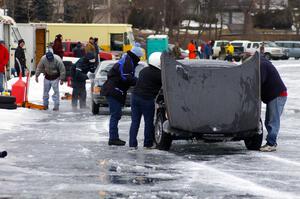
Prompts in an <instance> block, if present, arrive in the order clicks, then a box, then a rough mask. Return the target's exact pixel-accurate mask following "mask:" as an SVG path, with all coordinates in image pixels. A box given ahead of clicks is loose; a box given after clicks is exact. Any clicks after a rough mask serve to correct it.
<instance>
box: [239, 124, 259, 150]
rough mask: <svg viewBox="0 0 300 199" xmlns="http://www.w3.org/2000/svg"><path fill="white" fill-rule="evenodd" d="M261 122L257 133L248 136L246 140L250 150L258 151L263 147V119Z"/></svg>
mask: <svg viewBox="0 0 300 199" xmlns="http://www.w3.org/2000/svg"><path fill="white" fill-rule="evenodd" d="M259 124H260V125H259V130H258V132H257V134H255V135H253V136H252V137H248V138H246V139H245V140H244V142H245V145H246V148H247V149H248V150H255V151H258V150H259V149H260V147H261V144H262V141H263V125H262V121H261V120H260V122H259Z"/></svg>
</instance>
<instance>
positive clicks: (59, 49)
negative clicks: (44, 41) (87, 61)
mask: <svg viewBox="0 0 300 199" xmlns="http://www.w3.org/2000/svg"><path fill="white" fill-rule="evenodd" d="M52 48H53V53H54V54H56V55H58V56H59V57H60V58H61V59H62V58H63V56H64V50H63V45H62V35H61V34H58V35H56V37H55V40H54V44H53V46H52Z"/></svg>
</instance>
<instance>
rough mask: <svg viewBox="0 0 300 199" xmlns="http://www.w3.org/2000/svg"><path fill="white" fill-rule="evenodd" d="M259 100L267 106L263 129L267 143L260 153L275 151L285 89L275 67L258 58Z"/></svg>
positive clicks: (284, 99)
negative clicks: (266, 133)
mask: <svg viewBox="0 0 300 199" xmlns="http://www.w3.org/2000/svg"><path fill="white" fill-rule="evenodd" d="M260 73H261V100H262V101H263V102H264V103H265V104H266V105H267V107H266V116H265V127H266V129H267V131H268V135H267V138H266V140H267V143H266V144H265V145H264V146H262V147H261V148H260V151H263V152H271V151H276V146H277V136H278V132H279V129H280V116H281V114H282V112H283V109H284V105H285V103H286V101H287V88H286V86H285V85H284V83H283V81H282V79H281V77H280V75H279V73H278V71H277V70H276V68H275V66H274V65H273V64H272V63H271V62H270V61H268V60H267V59H266V58H264V57H263V56H261V58H260Z"/></svg>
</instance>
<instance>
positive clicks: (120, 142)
mask: <svg viewBox="0 0 300 199" xmlns="http://www.w3.org/2000/svg"><path fill="white" fill-rule="evenodd" d="M125 144H126V142H125V141H123V140H120V139H115V140H109V141H108V145H109V146H111V145H115V146H124V145H125Z"/></svg>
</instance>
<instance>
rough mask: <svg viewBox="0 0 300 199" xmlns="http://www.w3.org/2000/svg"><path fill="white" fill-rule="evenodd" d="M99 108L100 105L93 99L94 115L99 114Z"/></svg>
mask: <svg viewBox="0 0 300 199" xmlns="http://www.w3.org/2000/svg"><path fill="white" fill-rule="evenodd" d="M99 108H100V105H99V104H96V103H95V102H94V100H92V113H93V115H98V114H99Z"/></svg>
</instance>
